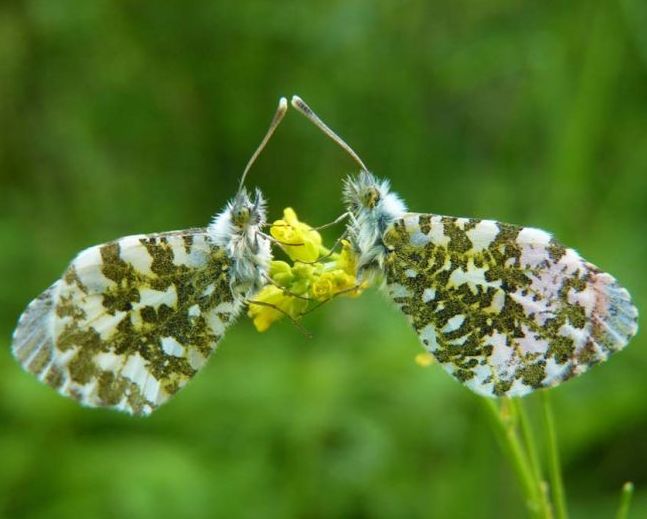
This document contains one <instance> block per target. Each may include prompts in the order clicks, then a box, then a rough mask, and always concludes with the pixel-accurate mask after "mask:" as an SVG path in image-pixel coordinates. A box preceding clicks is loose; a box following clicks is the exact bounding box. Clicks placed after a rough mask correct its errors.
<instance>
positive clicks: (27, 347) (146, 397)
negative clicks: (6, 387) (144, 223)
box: [13, 229, 241, 415]
mask: <svg viewBox="0 0 647 519" xmlns="http://www.w3.org/2000/svg"><path fill="white" fill-rule="evenodd" d="M229 266H230V260H229V258H228V256H227V255H226V254H225V251H224V250H223V249H221V248H219V247H216V246H215V245H213V244H212V243H211V242H210V240H209V237H208V235H207V233H206V231H205V230H204V229H192V230H187V231H176V232H169V233H163V234H151V235H138V236H128V237H125V238H121V239H119V240H116V241H113V242H110V243H106V244H103V245H98V246H95V247H91V248H89V249H86V250H84V251H83V252H81V253H80V254H79V255H78V256H77V257H76V258H75V259H74V261H73V262H72V263H71V265H70V266H69V267H68V269H67V271H66V272H65V274H64V275H63V277H62V278H61V279H60V280H58V281H57V282H56V283H54V284H53V285H52V286H51V287H49V288H48V289H47V290H46V291H45V292H43V293H42V294H41V295H40V296H39V297H38V298H36V299H34V300H33V301H32V302H31V303H30V304H29V306H28V307H27V309H26V310H25V312H24V313H23V314H22V316H21V317H20V320H19V323H18V327H17V328H16V331H15V333H14V336H13V353H14V355H15V357H16V358H17V359H18V361H19V362H20V363H21V364H22V366H23V367H24V368H25V369H26V370H27V371H30V372H31V373H33V374H34V375H36V376H37V377H38V378H39V379H40V380H42V381H43V382H45V383H47V384H49V385H50V386H52V387H53V388H55V389H56V390H57V391H58V392H59V393H61V394H63V395H65V396H69V397H72V398H74V399H76V400H78V401H79V402H80V403H82V404H84V405H88V406H101V407H111V408H115V409H118V410H121V411H125V412H128V413H132V414H138V415H146V414H149V413H150V412H152V411H153V410H154V409H155V408H157V407H158V406H160V405H161V404H163V403H164V402H165V401H166V400H168V399H169V398H170V397H171V396H172V395H173V394H174V393H176V392H177V391H178V390H179V389H180V388H181V387H183V386H184V385H185V384H186V383H187V382H188V381H189V380H190V379H191V377H193V375H195V373H196V372H197V371H198V370H199V369H200V368H201V367H202V366H203V365H204V364H205V361H206V360H207V358H208V357H209V355H210V354H211V352H212V351H213V350H214V349H215V347H216V344H217V343H218V341H219V340H220V339H221V338H222V336H223V334H224V331H225V328H226V327H227V326H228V324H229V323H230V322H231V321H232V320H233V319H234V318H235V317H236V315H237V314H238V312H239V310H240V304H241V303H240V302H239V301H236V300H235V299H234V297H233V296H232V292H231V289H230V286H229V275H228V269H229Z"/></svg>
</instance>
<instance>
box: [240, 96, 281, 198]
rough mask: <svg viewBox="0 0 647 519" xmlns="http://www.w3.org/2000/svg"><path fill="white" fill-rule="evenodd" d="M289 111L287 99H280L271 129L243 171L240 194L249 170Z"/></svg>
mask: <svg viewBox="0 0 647 519" xmlns="http://www.w3.org/2000/svg"><path fill="white" fill-rule="evenodd" d="M287 111H288V100H287V99H286V98H285V97H282V98H281V99H279V106H278V107H277V108H276V113H275V114H274V117H273V118H272V122H271V123H270V127H269V128H268V130H267V133H266V134H265V137H263V140H262V141H261V143H260V144H259V145H258V148H256V151H255V152H254V154H253V155H252V158H251V159H249V162H248V163H247V166H245V171H243V174H242V176H241V177H240V184H239V185H238V191H239V192H240V191H242V189H243V186H244V185H245V178H246V177H247V173H249V170H250V169H251V168H252V166H253V165H254V162H256V159H257V158H258V156H259V155H260V154H261V152H262V151H263V149H264V148H265V146H266V145H267V143H268V141H269V140H270V138H271V137H272V135H273V134H274V131H275V130H276V128H277V127H278V125H279V124H281V121H282V120H283V117H285V112H287Z"/></svg>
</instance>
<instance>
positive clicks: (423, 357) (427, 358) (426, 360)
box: [416, 352, 434, 368]
mask: <svg viewBox="0 0 647 519" xmlns="http://www.w3.org/2000/svg"><path fill="white" fill-rule="evenodd" d="M433 363H434V356H433V355H432V354H431V353H428V352H424V353H418V355H416V364H418V366H421V367H423V368H426V367H428V366H431V365H432V364H433Z"/></svg>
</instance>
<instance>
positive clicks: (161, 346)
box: [12, 98, 288, 415]
mask: <svg viewBox="0 0 647 519" xmlns="http://www.w3.org/2000/svg"><path fill="white" fill-rule="evenodd" d="M287 107H288V105H287V100H286V99H285V98H281V100H280V102H279V106H278V108H277V111H276V113H275V115H274V118H273V120H272V123H271V125H270V127H269V130H268V131H267V133H266V135H265V137H264V139H263V140H262V142H261V144H260V145H259V147H258V148H257V150H256V151H255V153H254V154H253V155H252V157H251V159H250V160H249V162H248V164H247V167H246V168H245V170H244V172H243V175H242V177H241V180H240V185H239V188H238V192H237V193H236V195H235V196H234V198H233V199H232V200H231V201H230V202H229V203H228V204H227V205H226V207H225V209H224V210H223V211H222V212H220V213H219V214H217V215H216V216H215V217H214V218H213V220H212V222H211V223H210V225H209V226H208V227H206V228H197V229H187V230H180V231H172V232H165V233H158V234H139V235H135V236H127V237H124V238H119V239H117V240H114V241H111V242H109V243H105V244H102V245H96V246H94V247H90V248H88V249H86V250H84V251H82V252H81V253H79V254H78V255H77V256H76V258H75V259H74V260H73V261H72V262H71V264H70V265H69V266H68V267H67V270H66V271H65V273H64V274H63V276H62V277H61V279H59V280H57V281H56V282H55V283H54V284H52V285H51V286H50V287H49V288H48V289H47V290H45V291H44V292H43V293H42V294H40V295H39V296H38V297H37V298H36V299H34V300H33V301H32V302H31V303H30V304H29V305H28V306H27V308H26V309H25V311H24V312H23V314H22V315H21V317H20V319H19V321H18V325H17V327H16V330H15V332H14V334H13V342H12V351H13V354H14V356H15V357H16V359H17V360H18V362H19V363H20V364H21V365H22V366H23V367H24V368H25V369H26V370H27V371H29V372H31V373H33V374H34V375H35V376H37V377H38V378H39V379H40V380H41V381H43V382H45V383H46V384H48V385H50V386H51V387H53V388H55V389H56V390H57V391H58V392H59V393H60V394H62V395H64V396H68V397H72V398H74V399H76V400H78V401H79V402H80V403H81V404H83V405H86V406H93V407H95V406H96V407H109V408H113V409H117V410H120V411H125V412H127V413H131V414H135V415H147V414H150V413H151V412H152V411H153V410H155V409H156V408H157V407H158V406H160V405H161V404H163V403H164V402H166V401H167V400H168V399H169V398H170V397H171V396H172V395H174V394H175V393H176V392H177V391H178V390H179V389H181V388H182V387H183V386H184V385H185V384H186V383H187V382H188V381H189V380H190V379H191V378H192V377H193V376H194V375H195V374H196V373H197V372H198V371H199V370H200V368H202V366H204V364H205V362H206V361H207V359H208V358H209V356H210V355H211V353H212V352H213V351H214V349H215V348H216V345H217V344H218V343H219V342H220V340H221V339H222V337H223V335H224V333H225V330H226V329H227V328H228V327H229V326H230V325H231V324H232V323H233V321H234V320H235V319H236V317H237V316H238V314H239V313H240V311H241V309H242V308H243V307H244V305H245V304H246V303H247V302H248V301H249V298H250V296H251V295H253V294H254V293H256V292H257V291H258V290H259V289H260V288H261V287H262V286H263V285H265V283H266V281H267V279H268V277H267V276H268V266H269V263H270V260H271V258H272V252H271V243H270V237H269V236H267V235H266V234H264V233H263V232H262V228H263V226H264V225H265V221H266V205H265V200H264V198H263V195H262V193H261V192H260V191H259V190H256V191H255V192H254V194H250V193H249V192H248V191H247V189H246V188H245V187H244V181H245V177H246V175H247V173H248V171H249V169H250V167H251V166H252V164H253V163H254V161H255V160H256V158H257V157H258V155H259V154H260V152H261V151H262V149H263V148H264V147H265V145H266V144H267V142H268V140H269V139H270V137H271V136H272V134H273V132H274V130H275V129H276V127H277V126H278V124H279V123H280V122H281V120H282V119H283V116H284V115H285V112H286V110H287Z"/></svg>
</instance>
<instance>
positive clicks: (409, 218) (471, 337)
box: [292, 96, 638, 396]
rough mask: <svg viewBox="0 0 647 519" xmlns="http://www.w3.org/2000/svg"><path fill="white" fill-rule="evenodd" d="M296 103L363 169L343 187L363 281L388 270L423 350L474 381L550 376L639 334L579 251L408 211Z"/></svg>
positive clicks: (627, 305) (478, 388)
mask: <svg viewBox="0 0 647 519" xmlns="http://www.w3.org/2000/svg"><path fill="white" fill-rule="evenodd" d="M292 105H293V106H294V108H296V109H297V110H298V111H299V112H301V113H302V114H303V115H305V116H306V117H307V118H308V119H309V120H310V121H311V122H313V123H314V124H315V125H316V126H317V127H318V128H319V129H320V130H322V131H323V132H324V133H325V134H326V135H327V136H328V137H330V138H331V139H332V140H333V141H334V142H336V143H337V144H338V145H340V146H341V147H342V148H343V149H344V150H345V151H346V152H348V153H349V154H350V156H351V157H352V158H353V159H354V160H355V162H356V163H357V164H359V166H360V168H361V171H360V173H359V175H357V176H351V177H349V178H347V179H346V181H345V185H344V190H343V195H344V201H345V203H346V206H347V214H348V217H349V221H348V224H347V229H346V234H347V236H348V237H349V238H350V241H351V243H352V245H353V248H354V251H355V253H356V254H357V256H358V276H357V277H358V279H359V280H360V281H361V280H362V279H370V278H372V277H375V276H376V275H378V276H380V277H382V278H383V280H384V287H385V289H386V292H387V293H388V295H389V296H390V297H391V299H392V300H393V301H394V302H395V304H396V305H397V306H398V307H399V309H400V310H401V311H402V312H403V313H404V314H405V315H406V317H407V319H408V321H409V323H410V324H411V325H412V326H413V329H414V330H415V332H416V333H417V335H418V337H419V339H420V341H421V342H422V344H423V346H424V347H425V349H426V350H427V351H428V352H429V353H431V354H432V355H433V357H434V358H435V359H436V360H437V361H438V362H439V363H440V364H441V365H442V367H443V368H444V369H445V371H447V372H448V373H449V374H450V375H452V376H453V377H454V378H455V379H457V380H458V381H460V382H461V383H463V384H464V385H465V386H467V387H468V388H469V389H471V390H472V391H474V392H476V393H478V394H480V395H484V396H523V395H526V394H528V393H530V392H532V391H534V390H536V389H539V388H547V387H551V386H555V385H557V384H559V383H561V382H563V381H565V380H568V379H570V378H572V377H574V376H577V375H579V374H581V373H584V372H585V371H587V370H588V369H589V368H590V367H591V366H593V365H595V364H598V363H600V362H603V361H605V360H607V359H608V358H609V356H610V355H611V354H613V353H615V352H616V351H619V350H621V349H622V348H624V347H625V346H626V345H627V343H628V342H629V340H630V339H631V338H632V337H633V336H634V335H635V334H636V332H637V330H638V325H637V319H638V311H637V309H636V307H635V306H634V305H633V304H632V301H631V297H630V295H629V293H628V292H627V290H626V289H624V288H623V287H622V286H620V285H619V284H618V282H617V281H616V280H615V279H614V278H613V276H611V275H610V274H607V273H606V272H604V271H602V270H600V269H599V268H598V267H596V266H595V265H593V264H591V263H589V262H587V261H586V260H584V259H583V258H581V257H580V255H579V254H578V253H577V252H576V251H575V250H573V249H570V248H567V247H565V246H563V245H562V244H560V243H559V242H558V241H556V240H555V239H554V238H553V237H552V236H551V235H550V234H549V233H547V232H545V231H543V230H540V229H533V228H530V227H521V226H518V225H511V224H506V223H501V222H497V221H494V220H479V219H473V218H457V217H453V216H440V215H436V214H427V213H411V212H408V210H407V208H406V205H405V204H404V202H403V201H402V200H401V199H400V197H399V196H398V195H397V194H396V193H394V192H393V191H391V188H390V185H389V182H388V181H386V180H380V179H378V178H376V177H375V176H374V175H373V174H371V173H370V172H369V171H368V169H367V168H366V166H365V165H364V163H363V162H362V160H361V159H360V158H359V156H358V155H357V154H356V153H355V152H354V151H353V150H352V149H351V148H350V147H349V146H348V145H347V144H346V143H345V142H344V141H343V140H342V139H341V138H340V137H339V136H338V135H337V134H336V133H335V132H333V131H332V130H331V129H330V128H329V127H328V126H327V125H326V124H325V123H324V122H323V121H322V120H321V119H320V118H319V117H318V116H317V115H316V114H315V113H314V112H313V111H312V109H310V107H309V106H308V105H307V104H306V103H305V102H304V101H303V100H302V99H300V98H299V97H298V96H294V97H293V98H292Z"/></svg>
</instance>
